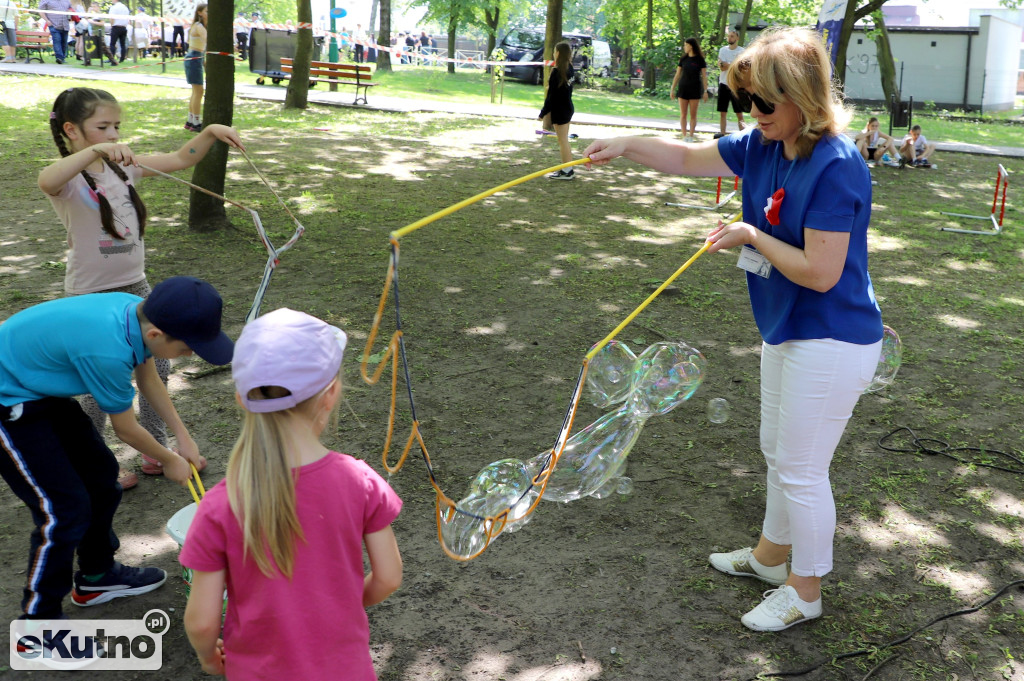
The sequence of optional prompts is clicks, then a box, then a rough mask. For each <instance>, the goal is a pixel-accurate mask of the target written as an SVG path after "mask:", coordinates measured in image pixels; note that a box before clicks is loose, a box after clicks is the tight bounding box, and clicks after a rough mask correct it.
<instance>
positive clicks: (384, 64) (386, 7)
mask: <svg viewBox="0 0 1024 681" xmlns="http://www.w3.org/2000/svg"><path fill="white" fill-rule="evenodd" d="M377 44H378V45H382V46H384V47H387V46H388V45H390V44H391V0H380V33H378V34H377ZM377 70H378V71H380V72H381V73H391V53H390V52H388V51H387V50H377Z"/></svg>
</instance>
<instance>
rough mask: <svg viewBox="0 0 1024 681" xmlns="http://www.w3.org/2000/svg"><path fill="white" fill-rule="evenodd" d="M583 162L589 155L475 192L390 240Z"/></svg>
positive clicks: (408, 227) (399, 231)
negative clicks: (488, 198) (524, 183)
mask: <svg viewBox="0 0 1024 681" xmlns="http://www.w3.org/2000/svg"><path fill="white" fill-rule="evenodd" d="M583 163H590V157H589V156H587V157H584V158H578V159H576V160H575V161H569V162H568V163H560V164H558V165H557V166H551V167H550V168H545V169H544V170H538V171H537V172H535V173H530V174H529V175H523V176H522V177H520V178H518V179H516V180H512V181H511V182H506V183H505V184H501V185H498V186H497V187H494V188H493V189H488V190H487V191H485V192H481V193H479V194H477V195H476V196H471V197H469V198H468V199H465V200H464V201H459V202H458V203H456V204H453V205H451V206H448V207H447V208H445V209H444V210H439V211H437V212H436V213H434V214H433V215H428V216H427V217H425V218H423V219H421V220H417V221H416V222H414V223H412V224H410V225H406V226H405V227H402V228H401V229H398V230H395V231H394V232H391V238H392V240H394V239H401V238H402V237H403V236H405V235H406V234H408V233H409V232H415V231H416V230H417V229H419V228H420V227H425V226H427V225H429V224H430V223H431V222H434V221H435V220H440V219H441V218H443V217H445V216H446V215H451V214H452V213H454V212H455V211H457V210H462V209H463V208H465V207H466V206H468V205H470V204H473V203H476V202H477V201H479V200H480V199H486V198H487V197H488V196H491V195H492V194H497V193H498V192H500V191H505V190H506V189H511V188H512V187H515V186H516V185H517V184H522V183H523V182H528V181H529V180H532V179H534V178H537V177H540V176H542V175H547V174H548V173H553V172H555V171H558V170H562V169H563V168H570V167H572V166H578V165H581V164H583Z"/></svg>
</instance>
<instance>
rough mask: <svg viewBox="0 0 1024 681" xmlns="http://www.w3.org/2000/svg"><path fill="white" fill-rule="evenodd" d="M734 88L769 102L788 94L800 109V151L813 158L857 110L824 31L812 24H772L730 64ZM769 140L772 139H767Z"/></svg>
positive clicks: (730, 83)
mask: <svg viewBox="0 0 1024 681" xmlns="http://www.w3.org/2000/svg"><path fill="white" fill-rule="evenodd" d="M728 79H729V89H730V90H732V91H733V92H739V91H740V90H741V89H743V90H751V91H753V92H754V93H756V94H757V95H758V96H760V97H761V98H762V99H764V100H765V101H767V102H771V103H773V104H778V103H780V102H782V101H783V99H784V98H788V99H789V100H790V101H791V102H793V104H795V105H796V107H797V108H798V109H799V110H800V118H801V127H800V133H799V135H798V137H797V141H796V150H797V155H798V156H802V157H808V156H810V155H811V152H812V151H813V150H814V146H815V145H816V144H817V143H818V140H820V139H821V138H822V137H823V136H825V135H832V136H835V135H839V134H841V133H842V131H843V130H845V129H846V127H847V126H848V125H849V123H850V119H851V118H852V117H853V113H852V112H851V111H850V110H849V109H847V108H846V106H845V105H844V104H843V101H842V95H841V93H840V86H839V84H838V83H837V82H835V81H833V80H832V62H831V61H829V58H828V53H827V52H826V51H825V46H824V45H823V44H822V42H821V35H820V34H818V33H817V32H816V31H812V30H811V29H808V28H777V29H768V30H766V31H764V32H763V33H762V34H761V35H759V36H758V37H757V38H756V39H755V40H754V41H753V42H752V43H751V44H750V46H749V47H747V48H746V49H745V50H744V51H743V54H741V55H740V56H739V57H738V58H737V60H736V62H735V63H734V64H733V65H732V67H730V68H729V74H728ZM766 143H767V142H766Z"/></svg>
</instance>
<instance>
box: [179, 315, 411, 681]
mask: <svg viewBox="0 0 1024 681" xmlns="http://www.w3.org/2000/svg"><path fill="white" fill-rule="evenodd" d="M345 340H346V339H345V334H344V332H342V331H341V330H340V329H338V328H336V327H333V326H330V325H328V324H326V323H325V322H323V321H321V320H319V319H317V318H315V317H311V316H310V315H307V314H305V313H302V312H296V311H294V310H289V309H280V310H276V311H274V312H271V313H269V314H267V315H264V316H262V317H260V318H259V319H257V320H255V321H253V322H251V323H250V324H248V325H246V327H245V328H244V329H243V330H242V335H241V337H239V339H238V342H237V343H236V345H235V354H234V358H233V360H232V368H231V371H232V375H233V377H234V380H235V387H236V390H237V392H236V398H237V400H238V402H239V403H240V404H241V405H242V408H243V410H244V421H243V426H242V433H241V435H240V436H239V438H238V442H237V443H236V444H235V448H234V450H233V451H232V452H231V459H230V461H229V463H228V473H227V478H226V479H225V480H222V481H221V482H220V483H219V484H217V485H216V486H215V487H214V488H213V489H211V490H210V492H209V493H208V494H207V495H206V496H205V497H204V498H203V500H202V503H201V504H200V505H199V509H198V511H197V512H196V516H195V520H193V522H192V525H191V527H190V528H189V530H188V535H187V537H186V540H185V545H184V548H183V549H182V552H181V558H180V559H181V563H182V565H185V566H186V567H189V568H191V569H192V570H193V578H192V591H191V594H190V595H189V601H188V607H187V608H186V610H185V630H186V632H187V633H188V637H189V641H191V643H192V646H193V647H194V648H195V650H196V653H197V655H198V656H199V661H200V664H202V667H203V669H204V670H205V671H206V672H208V673H211V674H226V675H227V676H228V677H229V678H231V679H249V678H268V679H285V678H294V679H304V680H309V679H325V680H326V679H335V678H338V674H339V673H340V671H341V670H345V673H344V677H345V678H346V679H348V680H350V681H375V679H376V678H377V677H376V675H375V673H374V669H373V662H372V660H371V658H370V649H369V637H370V632H369V624H368V621H367V617H366V611H365V608H366V607H367V606H370V605H373V604H375V603H379V602H380V601H382V600H384V599H385V598H387V597H388V596H389V595H390V594H391V593H392V592H394V591H395V590H396V589H397V588H398V587H399V585H400V584H401V581H402V558H401V555H400V553H399V551H398V544H397V542H396V541H395V535H394V533H393V532H392V530H391V523H392V521H394V519H395V518H396V517H397V516H398V513H399V511H400V510H401V507H402V501H401V500H400V499H399V498H398V495H397V494H395V492H394V491H393V490H392V489H391V487H389V486H388V484H387V482H385V481H384V480H383V479H382V478H381V477H380V476H379V475H378V474H377V473H376V472H374V471H373V469H372V468H370V467H369V466H368V465H367V464H366V463H364V462H363V461H360V460H358V459H354V458H352V457H351V456H348V455H346V454H340V453H338V452H334V451H331V450H329V449H328V448H327V447H325V446H324V445H323V444H321V442H320V438H321V435H322V434H323V432H324V430H325V429H326V427H327V424H328V422H329V421H332V420H333V419H334V418H335V417H336V413H337V406H338V403H339V401H340V400H341V360H342V354H343V351H344V348H345ZM364 547H365V549H366V553H367V555H368V556H369V561H370V572H369V573H365V574H364V571H363V548H364ZM225 587H226V588H227V594H228V599H227V613H226V616H225V617H224V624H223V635H221V609H222V604H223V594H224V589H225Z"/></svg>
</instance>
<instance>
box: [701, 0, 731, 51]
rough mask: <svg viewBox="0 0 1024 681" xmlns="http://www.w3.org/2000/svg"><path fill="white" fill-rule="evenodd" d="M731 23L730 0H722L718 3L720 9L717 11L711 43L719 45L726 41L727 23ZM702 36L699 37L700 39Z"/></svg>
mask: <svg viewBox="0 0 1024 681" xmlns="http://www.w3.org/2000/svg"><path fill="white" fill-rule="evenodd" d="M728 23H729V0H721V1H720V2H719V3H718V11H717V12H715V29H714V32H713V33H712V35H711V44H712V45H718V44H719V43H722V42H725V25H726V24H728ZM699 39H700V38H698V40H699Z"/></svg>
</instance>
